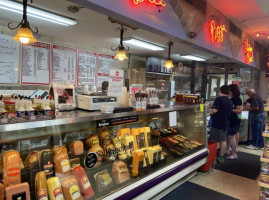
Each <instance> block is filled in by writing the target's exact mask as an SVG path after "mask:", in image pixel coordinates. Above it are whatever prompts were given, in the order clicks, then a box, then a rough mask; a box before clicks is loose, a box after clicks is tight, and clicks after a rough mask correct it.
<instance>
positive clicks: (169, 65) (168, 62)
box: [164, 40, 174, 69]
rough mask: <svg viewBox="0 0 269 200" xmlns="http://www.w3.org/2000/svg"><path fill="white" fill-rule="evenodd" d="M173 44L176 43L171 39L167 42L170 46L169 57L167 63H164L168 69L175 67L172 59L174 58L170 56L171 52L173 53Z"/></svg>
mask: <svg viewBox="0 0 269 200" xmlns="http://www.w3.org/2000/svg"><path fill="white" fill-rule="evenodd" d="M173 44H174V43H173V42H172V41H171V40H170V41H169V42H168V44H167V45H168V47H169V49H168V57H167V59H166V61H165V64H164V67H165V68H167V69H170V68H173V67H174V64H173V61H172V59H171V57H170V54H171V46H173Z"/></svg>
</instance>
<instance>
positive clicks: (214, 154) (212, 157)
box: [200, 140, 218, 172]
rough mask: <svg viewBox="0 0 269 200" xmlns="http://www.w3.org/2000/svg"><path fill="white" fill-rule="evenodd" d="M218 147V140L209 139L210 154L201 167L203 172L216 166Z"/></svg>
mask: <svg viewBox="0 0 269 200" xmlns="http://www.w3.org/2000/svg"><path fill="white" fill-rule="evenodd" d="M217 148H218V143H217V142H214V141H210V140H208V150H209V155H208V157H207V160H206V163H205V164H204V165H203V166H201V167H200V170H201V171H202V172H207V171H208V170H209V169H210V168H212V167H214V163H215V159H216V157H217Z"/></svg>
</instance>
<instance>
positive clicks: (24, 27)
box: [8, 0, 38, 44]
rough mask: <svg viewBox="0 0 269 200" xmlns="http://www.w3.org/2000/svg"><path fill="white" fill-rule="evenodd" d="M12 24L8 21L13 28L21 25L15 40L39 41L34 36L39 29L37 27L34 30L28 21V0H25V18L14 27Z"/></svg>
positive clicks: (25, 41)
mask: <svg viewBox="0 0 269 200" xmlns="http://www.w3.org/2000/svg"><path fill="white" fill-rule="evenodd" d="M31 2H32V0H31ZM10 24H11V22H10V23H8V28H9V29H11V30H15V29H17V28H18V27H20V28H19V30H18V33H17V35H16V36H15V37H14V38H13V39H14V40H17V41H20V42H21V43H23V44H28V43H32V42H37V40H36V39H35V38H34V36H33V33H34V34H37V33H38V29H37V28H36V27H35V29H36V31H35V32H34V31H33V30H32V29H31V27H30V25H29V22H28V21H27V0H23V18H22V20H21V22H20V23H19V24H18V25H17V26H16V27H14V28H11V27H10Z"/></svg>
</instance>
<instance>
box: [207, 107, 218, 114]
mask: <svg viewBox="0 0 269 200" xmlns="http://www.w3.org/2000/svg"><path fill="white" fill-rule="evenodd" d="M217 112H218V110H217V109H215V108H213V109H212V110H210V111H209V114H210V115H214V114H216V113H217Z"/></svg>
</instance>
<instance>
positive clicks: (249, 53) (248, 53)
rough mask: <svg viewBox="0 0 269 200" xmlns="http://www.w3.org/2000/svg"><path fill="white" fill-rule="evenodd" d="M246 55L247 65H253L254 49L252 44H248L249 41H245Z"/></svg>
mask: <svg viewBox="0 0 269 200" xmlns="http://www.w3.org/2000/svg"><path fill="white" fill-rule="evenodd" d="M244 53H245V59H246V63H252V62H253V47H252V46H250V44H249V43H248V39H246V40H245V41H244Z"/></svg>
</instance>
